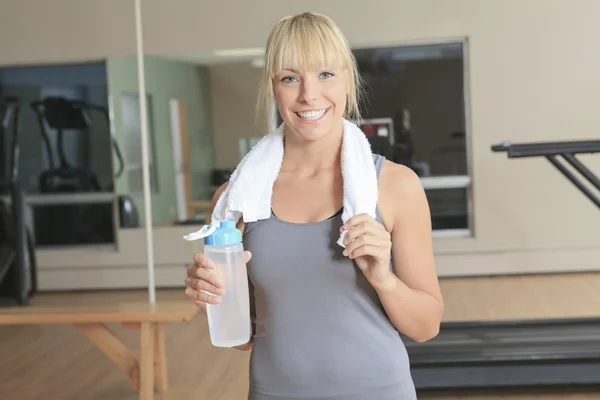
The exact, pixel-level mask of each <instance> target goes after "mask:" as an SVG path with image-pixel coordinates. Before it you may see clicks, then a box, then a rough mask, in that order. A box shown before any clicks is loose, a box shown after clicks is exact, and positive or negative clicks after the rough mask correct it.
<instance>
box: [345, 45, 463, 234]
mask: <svg viewBox="0 0 600 400" xmlns="http://www.w3.org/2000/svg"><path fill="white" fill-rule="evenodd" d="M354 54H355V57H356V59H357V62H358V65H359V69H360V71H361V76H362V78H363V80H364V81H365V88H366V93H365V100H366V101H365V105H364V111H363V117H364V119H365V121H364V123H363V125H362V129H363V131H364V132H365V134H367V135H368V137H369V140H370V142H371V146H372V148H373V151H374V152H376V153H379V154H382V155H384V156H386V158H388V159H389V160H392V161H394V162H397V163H399V164H404V165H406V166H408V167H410V168H411V169H412V170H414V171H415V172H416V173H417V174H418V175H419V177H420V178H421V182H422V184H423V186H424V188H425V190H426V193H427V197H428V201H429V203H430V209H431V217H432V224H433V230H434V235H436V236H448V235H450V236H468V235H470V234H471V225H470V218H469V208H470V204H469V203H470V193H469V190H468V188H469V187H470V183H471V178H470V174H469V169H468V165H469V160H468V157H467V140H468V135H467V127H466V120H467V116H466V110H467V109H468V104H467V103H466V93H467V91H466V88H465V81H466V79H465V76H464V75H465V65H466V61H467V60H466V57H465V54H466V42H462V41H458V42H445V43H427V44H420V45H405V46H395V47H378V48H361V49H355V51H354Z"/></svg>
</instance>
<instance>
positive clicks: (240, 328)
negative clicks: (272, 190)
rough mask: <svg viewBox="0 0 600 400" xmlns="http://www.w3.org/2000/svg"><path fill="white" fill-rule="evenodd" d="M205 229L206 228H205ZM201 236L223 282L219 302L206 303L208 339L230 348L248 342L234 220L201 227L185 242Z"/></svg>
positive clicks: (247, 301) (247, 313) (241, 264)
mask: <svg viewBox="0 0 600 400" xmlns="http://www.w3.org/2000/svg"><path fill="white" fill-rule="evenodd" d="M205 228H206V227H205ZM202 237H204V255H205V256H206V257H208V258H210V259H211V260H213V261H214V262H215V264H216V265H217V271H216V272H217V274H218V275H219V277H220V278H221V279H222V280H223V282H225V294H223V295H222V296H221V302H220V303H219V304H207V305H206V313H207V315H208V327H209V332H210V340H211V342H212V344H213V346H216V347H234V346H239V345H242V344H245V343H248V342H249V341H250V337H251V325H250V294H249V290H248V274H247V269H246V258H245V256H244V246H243V244H242V233H241V232H240V230H238V229H237V228H236V226H235V222H234V221H231V220H225V221H221V222H220V226H219V227H212V226H211V227H209V229H204V228H203V229H201V230H200V231H198V232H194V233H192V234H189V235H187V236H185V237H184V238H185V239H186V240H188V241H194V240H198V239H200V238H202Z"/></svg>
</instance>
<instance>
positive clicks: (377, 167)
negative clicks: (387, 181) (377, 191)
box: [373, 153, 385, 179]
mask: <svg viewBox="0 0 600 400" xmlns="http://www.w3.org/2000/svg"><path fill="white" fill-rule="evenodd" d="M384 160H385V157H384V156H382V155H380V154H375V153H373V162H374V163H375V172H376V173H377V179H379V174H380V173H381V167H382V166H383V161H384Z"/></svg>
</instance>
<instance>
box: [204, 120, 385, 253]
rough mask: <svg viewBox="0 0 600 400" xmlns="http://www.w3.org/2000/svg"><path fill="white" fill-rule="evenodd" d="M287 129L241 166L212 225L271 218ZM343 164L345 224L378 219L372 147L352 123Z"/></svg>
mask: <svg viewBox="0 0 600 400" xmlns="http://www.w3.org/2000/svg"><path fill="white" fill-rule="evenodd" d="M283 129H284V124H281V126H279V128H277V129H276V130H274V131H273V132H270V133H269V134H267V135H266V136H265V137H263V138H262V139H261V140H260V141H259V142H258V143H257V144H256V145H255V146H254V147H253V148H252V149H251V150H250V152H248V154H246V156H245V157H244V158H243V159H242V161H241V162H240V163H239V164H238V166H237V168H236V169H235V171H234V172H233V174H232V175H231V178H230V180H229V185H228V186H227V188H226V189H225V191H224V192H223V193H222V195H221V196H220V198H219V200H218V201H217V204H216V206H215V209H214V211H213V214H212V217H211V225H213V226H219V222H220V221H222V220H225V219H230V220H234V221H236V222H237V221H238V220H239V219H240V218H243V220H244V222H255V221H258V220H263V219H268V218H270V217H271V198H272V195H273V184H274V182H275V180H276V179H277V176H278V174H279V170H280V168H281V162H282V160H283ZM341 161H342V165H341V167H342V176H343V181H344V209H343V212H342V221H343V222H344V223H346V222H347V221H348V220H349V219H350V218H351V217H352V216H354V215H357V214H363V213H366V214H368V215H370V216H371V217H372V218H375V210H376V207H377V199H378V190H377V173H376V171H375V165H374V162H373V154H372V152H371V145H370V143H369V141H368V140H367V138H366V137H365V134H364V133H363V132H362V131H361V130H360V128H359V127H358V126H356V125H355V124H354V123H352V122H351V121H348V120H344V123H343V139H342V154H341ZM345 235H346V232H345V231H344V232H343V233H342V234H341V235H340V238H339V240H338V242H337V243H338V244H339V245H340V246H342V247H345V246H344V243H343V241H344V238H345Z"/></svg>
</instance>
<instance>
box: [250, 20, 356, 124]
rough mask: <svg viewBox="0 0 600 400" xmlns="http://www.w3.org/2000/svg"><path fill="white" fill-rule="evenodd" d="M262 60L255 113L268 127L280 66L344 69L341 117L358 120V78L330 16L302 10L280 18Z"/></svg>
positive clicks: (345, 44) (354, 63) (281, 68)
mask: <svg viewBox="0 0 600 400" xmlns="http://www.w3.org/2000/svg"><path fill="white" fill-rule="evenodd" d="M264 61H265V62H264V64H265V65H264V73H263V79H262V81H261V85H260V91H259V101H258V107H257V113H258V117H259V118H260V117H261V116H264V117H266V122H267V123H268V124H269V126H271V124H272V123H273V122H274V120H275V115H274V114H275V113H274V112H273V109H272V102H273V99H274V93H273V79H274V77H275V76H276V75H277V74H278V73H280V72H281V71H282V70H283V69H294V70H297V71H299V70H301V69H302V68H305V69H306V70H309V71H316V70H319V69H324V68H333V69H343V70H345V72H346V81H347V85H348V87H347V92H348V97H347V101H346V109H345V111H344V118H347V119H350V120H354V121H358V120H360V110H359V102H360V97H361V79H360V75H359V73H358V67H357V65H356V59H355V58H354V55H353V54H352V51H351V49H350V45H349V44H348V41H347V40H346V38H345V36H344V34H343V33H342V31H341V30H340V29H339V27H338V26H337V25H336V24H335V22H333V20H332V19H331V18H329V17H327V16H325V15H322V14H317V13H311V12H305V13H302V14H297V15H294V16H288V17H285V18H283V19H281V20H280V21H279V22H278V23H277V25H275V27H274V28H273V30H272V31H271V34H270V35H269V38H268V40H267V47H266V51H265V59H264Z"/></svg>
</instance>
